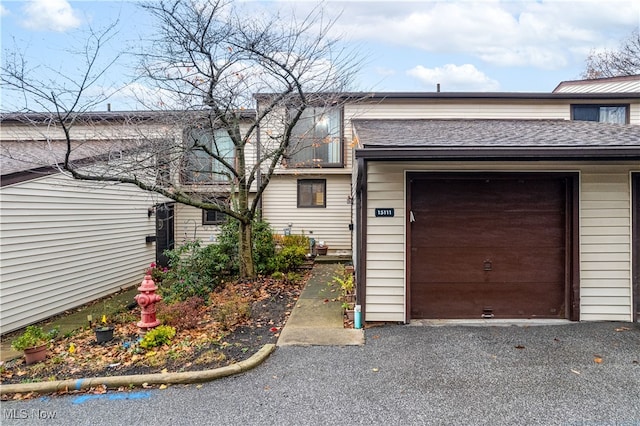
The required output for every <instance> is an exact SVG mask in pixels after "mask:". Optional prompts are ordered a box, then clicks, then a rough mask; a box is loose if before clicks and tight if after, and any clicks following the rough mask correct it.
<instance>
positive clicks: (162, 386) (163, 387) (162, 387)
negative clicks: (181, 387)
mask: <svg viewBox="0 0 640 426" xmlns="http://www.w3.org/2000/svg"><path fill="white" fill-rule="evenodd" d="M168 387H169V386H167V385H165V384H164V383H163V384H161V385H160V387H159V388H158V389H166V388H168Z"/></svg>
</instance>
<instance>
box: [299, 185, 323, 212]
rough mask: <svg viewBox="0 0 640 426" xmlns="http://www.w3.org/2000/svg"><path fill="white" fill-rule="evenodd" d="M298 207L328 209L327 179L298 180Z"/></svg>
mask: <svg viewBox="0 0 640 426" xmlns="http://www.w3.org/2000/svg"><path fill="white" fill-rule="evenodd" d="M298 207H320V208H322V207H327V181H326V179H300V180H298Z"/></svg>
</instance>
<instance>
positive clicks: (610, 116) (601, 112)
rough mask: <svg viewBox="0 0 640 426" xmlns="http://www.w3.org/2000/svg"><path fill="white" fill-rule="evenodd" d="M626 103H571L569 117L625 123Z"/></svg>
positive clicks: (626, 118) (579, 119)
mask: <svg viewBox="0 0 640 426" xmlns="http://www.w3.org/2000/svg"><path fill="white" fill-rule="evenodd" d="M628 116H629V115H628V106H627V105H572V106H571V117H572V119H573V120H577V121H598V122H600V123H618V124H627V123H629V119H628Z"/></svg>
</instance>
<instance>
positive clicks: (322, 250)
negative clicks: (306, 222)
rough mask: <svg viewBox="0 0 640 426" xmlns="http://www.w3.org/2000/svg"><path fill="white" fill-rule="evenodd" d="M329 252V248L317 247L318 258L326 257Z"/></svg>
mask: <svg viewBox="0 0 640 426" xmlns="http://www.w3.org/2000/svg"><path fill="white" fill-rule="evenodd" d="M327 250H329V246H316V254H317V255H318V256H325V255H326V254H327Z"/></svg>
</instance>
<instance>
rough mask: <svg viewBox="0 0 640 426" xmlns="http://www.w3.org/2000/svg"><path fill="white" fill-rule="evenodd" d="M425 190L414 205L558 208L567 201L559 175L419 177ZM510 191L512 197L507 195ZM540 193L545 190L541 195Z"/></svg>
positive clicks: (467, 208)
mask: <svg viewBox="0 0 640 426" xmlns="http://www.w3.org/2000/svg"><path fill="white" fill-rule="evenodd" d="M415 184H417V185H420V186H422V187H423V188H422V189H423V190H424V192H421V193H418V194H413V197H412V202H411V208H412V209H415V210H427V211H430V212H434V213H435V212H465V211H466V212H473V211H477V210H478V208H479V207H482V208H484V209H489V210H492V211H495V212H509V211H511V212H516V211H520V210H526V211H531V210H535V211H539V212H544V211H556V210H557V207H558V206H559V205H563V204H564V197H565V194H564V186H563V184H562V182H560V181H559V180H557V179H532V180H518V181H517V182H516V181H513V180H506V179H460V180H456V179H454V180H447V179H445V180H442V181H439V182H436V181H435V180H425V181H417V180H416V182H415ZM505 193H508V194H509V197H508V198H505V197H504V196H503V195H504V194H505ZM540 194H544V197H543V198H541V197H540Z"/></svg>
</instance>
